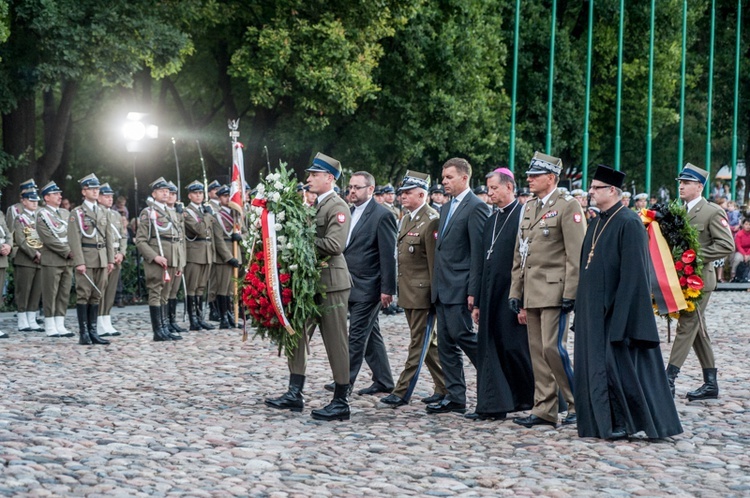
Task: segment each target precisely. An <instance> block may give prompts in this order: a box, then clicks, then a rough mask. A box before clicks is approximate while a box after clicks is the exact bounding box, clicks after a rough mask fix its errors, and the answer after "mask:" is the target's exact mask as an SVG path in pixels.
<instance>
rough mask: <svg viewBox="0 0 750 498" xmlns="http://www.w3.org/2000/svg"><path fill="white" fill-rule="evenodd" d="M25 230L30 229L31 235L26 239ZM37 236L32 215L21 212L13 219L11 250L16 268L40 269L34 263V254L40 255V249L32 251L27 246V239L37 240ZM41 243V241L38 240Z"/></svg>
mask: <svg viewBox="0 0 750 498" xmlns="http://www.w3.org/2000/svg"><path fill="white" fill-rule="evenodd" d="M25 228H30V229H31V234H30V235H29V236H28V237H27V236H26V234H25V233H24V229H25ZM38 238H39V235H38V234H37V231H36V217H35V216H34V215H33V214H29V213H28V212H26V211H22V212H21V213H20V214H19V215H18V216H16V217H15V221H14V222H13V240H14V242H15V247H14V248H13V252H12V253H11V254H13V264H14V265H16V266H28V267H31V268H41V267H42V266H41V265H40V264H38V263H35V262H34V256H35V255H36V253H37V252H38V253H40V254H41V250H40V249H34V248H32V247H31V246H30V245H29V240H28V239H38ZM39 242H41V240H39Z"/></svg>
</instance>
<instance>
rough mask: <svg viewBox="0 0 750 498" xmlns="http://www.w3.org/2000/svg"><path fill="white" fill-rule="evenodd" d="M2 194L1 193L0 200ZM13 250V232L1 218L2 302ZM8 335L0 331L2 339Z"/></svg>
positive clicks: (0, 291) (0, 283)
mask: <svg viewBox="0 0 750 498" xmlns="http://www.w3.org/2000/svg"><path fill="white" fill-rule="evenodd" d="M1 197H2V193H0V198H1ZM12 250H13V232H12V231H11V230H9V229H8V225H7V224H6V223H5V217H4V216H0V301H2V295H1V294H2V289H5V272H6V270H7V269H8V256H10V253H11V251H12ZM7 338H8V334H6V333H5V332H3V331H2V330H0V339H7Z"/></svg>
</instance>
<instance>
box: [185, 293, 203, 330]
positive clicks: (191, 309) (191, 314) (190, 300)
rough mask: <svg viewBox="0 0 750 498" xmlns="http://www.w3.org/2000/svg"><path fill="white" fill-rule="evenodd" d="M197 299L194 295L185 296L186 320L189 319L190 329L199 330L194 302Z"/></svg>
mask: <svg viewBox="0 0 750 498" xmlns="http://www.w3.org/2000/svg"><path fill="white" fill-rule="evenodd" d="M197 300H198V298H197V297H195V296H188V297H187V307H188V320H189V321H190V330H201V324H200V323H198V317H197V315H196V313H197V310H196V304H195V302H196V301H197Z"/></svg>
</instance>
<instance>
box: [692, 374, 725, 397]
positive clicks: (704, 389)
mask: <svg viewBox="0 0 750 498" xmlns="http://www.w3.org/2000/svg"><path fill="white" fill-rule="evenodd" d="M703 382H704V384H703V385H702V386H701V387H699V388H698V389H696V390H695V391H690V392H689V393H687V399H688V401H697V400H699V399H716V398H718V397H719V384H718V382H717V381H716V369H715V368H704V369H703Z"/></svg>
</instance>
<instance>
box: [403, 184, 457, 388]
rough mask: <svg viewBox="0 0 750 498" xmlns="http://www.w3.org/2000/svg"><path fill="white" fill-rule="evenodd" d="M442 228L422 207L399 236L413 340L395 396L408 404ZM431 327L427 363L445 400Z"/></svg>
mask: <svg viewBox="0 0 750 498" xmlns="http://www.w3.org/2000/svg"><path fill="white" fill-rule="evenodd" d="M402 188H403V186H402ZM399 192H400V190H399ZM439 224H440V217H439V215H438V212H437V211H435V210H434V209H432V208H431V207H430V206H428V205H427V204H423V205H422V207H420V208H418V209H417V210H416V211H414V212H413V213H409V214H407V215H406V216H404V218H403V219H402V220H401V229H400V230H399V232H398V239H397V243H396V244H397V254H398V304H399V305H400V306H401V307H402V308H404V313H405V314H406V321H407V323H408V324H409V331H410V333H411V340H410V342H409V352H408V355H407V358H406V364H405V365H404V370H403V372H401V376H400V377H399V379H398V382H397V383H396V387H395V388H394V389H393V394H394V395H395V396H398V397H399V398H400V399H402V400H403V401H405V402H408V401H409V398H410V396H411V392H410V390H409V386H410V384H411V383H412V379H413V377H414V375H415V374H416V371H417V368H419V365H420V359H421V355H422V349H423V344H424V342H425V334H426V333H427V320H428V316H429V313H430V308H431V306H432V303H431V295H432V268H433V264H434V257H435V243H436V242H437V239H436V236H437V230H438V225H439ZM432 325H433V327H432V337H431V339H430V344H429V347H428V349H427V354H426V356H425V360H424V361H425V365H427V368H428V370H429V371H430V375H431V376H432V381H433V382H434V384H435V394H437V395H438V396H444V395H445V394H446V389H445V381H444V379H443V369H442V367H441V366H440V359H439V357H438V350H437V328H436V327H435V323H434V322H433V324H432Z"/></svg>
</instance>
